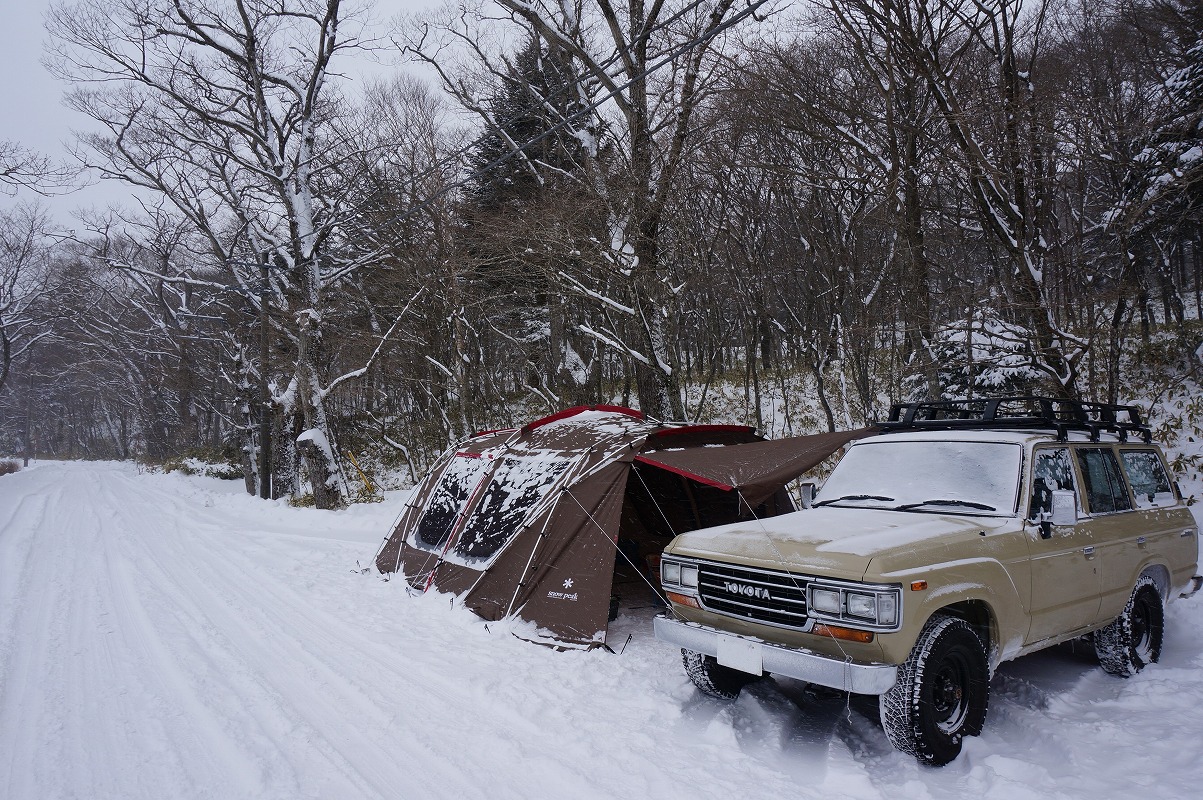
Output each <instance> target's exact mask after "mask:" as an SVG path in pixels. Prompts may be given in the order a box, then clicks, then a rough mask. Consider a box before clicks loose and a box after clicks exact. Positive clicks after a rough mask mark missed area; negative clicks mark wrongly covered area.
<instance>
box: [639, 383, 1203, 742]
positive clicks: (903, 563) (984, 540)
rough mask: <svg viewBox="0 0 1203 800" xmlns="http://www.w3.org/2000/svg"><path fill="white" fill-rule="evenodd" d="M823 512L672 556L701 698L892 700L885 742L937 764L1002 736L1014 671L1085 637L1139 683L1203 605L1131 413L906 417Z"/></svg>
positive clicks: (903, 413) (983, 410)
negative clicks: (815, 689)
mask: <svg viewBox="0 0 1203 800" xmlns="http://www.w3.org/2000/svg"><path fill="white" fill-rule="evenodd" d="M879 425H880V427H881V428H882V429H883V433H882V434H881V435H877V436H872V437H869V438H866V439H862V440H860V441H858V442H856V443H854V444H853V445H851V446H850V448H849V450H848V452H847V453H846V454H845V455H844V457H843V459H842V460H841V461H840V463H839V464H838V465H837V466H836V468H835V470H834V471H833V472H832V473H831V475H830V477H828V479H827V480H826V482H825V483H824V485H823V488H822V491H821V492H820V493H819V494H818V496H817V497H816V498H815V499H814V501H813V502H812V503H810V507H809V508H806V509H804V510H802V511H798V512H795V513H793V514H787V515H784V516H780V517H773V518H770V519H765V520H762V521H753V522H750V523H736V524H732V525H725V526H722V527H717V528H709V529H706V530H700V531H694V532H691V533H685V534H682V535H680V536H678V537H676V538H675V539H674V540H673V541H672V542H671V544H670V545H669V546H668V548H667V549H666V550H665V552H664V557H663V560H662V562H661V581H662V584H663V586H664V588H665V590H666V593H667V596H668V598H669V600H670V601H671V613H670V614H664V615H661V616H659V617H657V618H656V620H655V631H656V636H657V637H658V638H659V639H661V640H663V641H665V642H668V643H671V644H673V645H676V646H678V647H681V648H682V654H683V659H684V665H685V670H686V672H687V674H688V675H689V677H690V679H691V680H692V681H693V683H694V684H695V685H696V686H697V687H698V689H700V690H701V691H702V692H705V693H707V694H710V695H714V696H717V697H723V698H734V697H735V696H737V695H738V693H739V692H740V690H741V688H742V687H743V686H744V685H746V684H747V683H748V682H750V681H752V680H755V679H756V677H758V676H760V675H762V674H765V673H776V674H779V675H784V676H789V677H792V678H796V679H798V680H802V681H806V682H809V683H813V684H818V685H822V686H827V687H832V688H835V689H839V690H844V691H848V692H853V693H862V694H868V695H879V705H880V709H881V720H882V725H883V727H884V729H885V732H886V735H887V737H888V739H889V740H890V742H891V743H892V744H893V745H894V746H895V747H897V748H898V749H900V750H902V751H904V752H907V753H910V754H912V755H914V756H915V757H916V758H918V759H919V760H920V761H923V762H926V763H929V764H945V763H947V762H949V761H951V760H952V759H954V758H956V756H957V755H958V754H959V753H960V750H961V740H962V737H964V736H972V735H976V734H978V733H979V732H980V731H981V729H982V726H983V723H984V721H985V718H986V708H987V695H988V691H989V682H990V677H991V675H992V674H993V671H994V669H995V667H997V665H998V664H999V663H1001V662H1003V661H1007V660H1010V659H1013V658H1016V657H1018V656H1022V655H1024V654H1026V653H1031V652H1033V651H1035V650H1039V649H1041V648H1045V647H1049V646H1052V645H1055V644H1058V643H1060V642H1065V641H1067V640H1070V639H1074V638H1078V637H1089V638H1090V639H1091V640H1092V641H1093V646H1094V649H1095V650H1096V651H1097V653H1098V657H1099V661H1100V663H1101V665H1102V668H1103V669H1104V670H1106V671H1107V672H1110V673H1112V674H1115V675H1120V676H1125V677H1126V676H1129V675H1132V674H1134V673H1135V672H1137V671H1139V670H1140V669H1141V668H1142V667H1144V666H1145V665H1147V664H1149V663H1152V662H1155V661H1157V659H1158V655H1159V653H1160V651H1161V643H1162V635H1163V630H1164V624H1163V619H1164V606H1165V604H1166V603H1167V602H1169V601H1171V600H1173V599H1175V598H1177V597H1179V596H1188V595H1189V594H1193V593H1194V592H1195V591H1197V590H1198V588H1199V586H1200V583H1201V582H1203V578H1201V577H1200V576H1198V575H1197V574H1196V572H1197V561H1198V543H1197V533H1198V531H1197V529H1196V525H1195V521H1194V519H1193V517H1192V515H1191V513H1190V511H1189V510H1188V509H1187V508H1186V504H1185V503H1184V502H1183V498H1182V496H1181V493H1180V491H1179V489H1178V486H1177V484H1176V483H1175V482H1174V481H1173V480H1172V479H1171V477H1170V474H1169V471H1168V469H1167V467H1166V462H1165V459H1164V457H1163V455H1162V453H1161V451H1160V449H1159V448H1158V447H1157V446H1156V445H1155V444H1153V443H1152V440H1151V436H1150V432H1149V429H1148V427H1146V426H1145V425H1143V424H1142V423H1141V420H1140V414H1139V412H1138V410H1137V409H1136V408H1134V407H1131V406H1115V405H1104V404H1097V403H1084V402H1075V401H1063V400H1054V399H1049V398H1029V397H1023V398H1017V397H1009V398H991V399H980V400H966V401H947V402H944V401H942V402H929V403H914V404H906V405H899V406H895V407H894V408H893V409H892V410H891V413H890V419H889V420H888V421H887V422H884V423H879Z"/></svg>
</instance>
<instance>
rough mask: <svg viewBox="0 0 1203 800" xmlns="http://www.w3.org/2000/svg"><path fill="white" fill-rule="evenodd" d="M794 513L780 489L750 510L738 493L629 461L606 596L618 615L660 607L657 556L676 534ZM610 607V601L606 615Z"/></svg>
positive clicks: (792, 506)
mask: <svg viewBox="0 0 1203 800" xmlns="http://www.w3.org/2000/svg"><path fill="white" fill-rule="evenodd" d="M794 510H795V509H794V504H793V502H792V501H791V500H790V498H789V493H788V492H786V491H785V490H784V489H782V490H781V491H780V492H778V493H776V494H774V495H773V496H772V497H770V498H769V499H768V500H766V501H764V502H763V503H761V504H760V505H759V506H758V507H757V508H756V509H755V510H752V509H749V508H748V506H747V504H746V503H745V502H744V501H743V500H742V498H741V496H740V493H739V491H738V490H735V489H724V488H719V487H718V486H714V485H711V484H709V483H705V482H702V481H700V480H696V479H694V478H692V477H689V476H686V475H684V474H681V473H680V472H676V471H673V470H671V469H667V468H665V467H663V466H661V465H659V464H656V463H651V462H643V461H639V460H636V461H634V462H633V463H632V465H631V474H630V475H629V476H628V478H627V482H626V490H625V495H624V497H623V505H622V516H621V519H620V522H619V528H618V536H617V540H616V541H615V547H616V552H615V554H614V578H613V585H612V587H611V596H612V598H618V600H617V605H618V610H619V612H620V613H621V611H622V610H624V609H625V610H628V611H644V610H646V609H656V610H658V609H660V608H662V607H663V605H664V603H663V599H662V595H663V592H662V590H661V588H660V554H661V553H662V552H663V551H664V548H665V547H666V546H668V543H669V542H670V541H672V539H673V537H674V536H676V535H677V534H679V533H685V532H686V531H693V530H698V529H700V528H710V527H713V526H715V525H726V524H728V523H732V522H743V521H748V520H752V519H757V518H764V517H771V516H776V515H777V514H784V513H787V512H790V511H794ZM614 603H615V601H614V600H613V599H612V600H611V617H613V612H614V610H615V608H614Z"/></svg>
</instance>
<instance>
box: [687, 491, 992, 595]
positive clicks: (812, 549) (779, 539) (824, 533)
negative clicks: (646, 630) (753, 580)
mask: <svg viewBox="0 0 1203 800" xmlns="http://www.w3.org/2000/svg"><path fill="white" fill-rule="evenodd" d="M1007 519H1009V518H1005V517H1004V518H1000V517H978V516H962V515H953V514H929V513H919V512H907V511H885V510H882V509H875V508H834V507H828V508H815V509H808V510H804V511H796V512H794V513H792V514H783V515H781V516H779V517H771V518H768V519H763V520H759V521H757V520H752V521H749V522H737V523H733V524H730V525H720V526H718V527H715V528H704V529H702V530H698V531H691V532H689V533H683V534H681V535H680V536H678V537H677V538H675V539H673V541H672V542H671V543H670V544H669V546H668V547H667V548H666V549H665V551H664V552H665V553H670V554H673V555H679V556H687V557H693V558H701V559H706V560H711V561H722V562H734V563H739V564H745V565H747V566H758V567H762V568H765V569H784V570H788V571H790V572H800V573H809V574H821V575H823V576H824V577H833V578H845V579H849V580H862V579H863V578H864V577H865V573H866V571H867V570H868V567H869V562H870V561H872V560H875V559H877V560H878V562H879V563H882V562H884V563H888V564H889V565H890V566H891V568H893V569H900V568H905V567H906V566H907V565H908V562H911V563H913V564H914V565H916V566H921V565H924V564H932V563H936V562H938V561H942V560H944V558H942V557H941V554H944V555H945V556H947V557H953V556H954V552H953V551H955V550H958V549H960V548H958V545H962V544H963V543H965V542H967V541H970V540H972V541H975V542H976V541H977V540H978V537H979V535H980V534H981V533H982V532H984V531H988V530H990V529H993V528H997V527H998V526H999V525H1000V524H1001V523H1003V522H1005V521H1006V520H1007Z"/></svg>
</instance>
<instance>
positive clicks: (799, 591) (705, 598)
mask: <svg viewBox="0 0 1203 800" xmlns="http://www.w3.org/2000/svg"><path fill="white" fill-rule="evenodd" d="M806 581H807V579H806V578H804V577H801V576H799V575H791V574H789V573H788V572H773V571H770V570H763V569H755V568H753V567H739V566H734V565H731V564H715V563H711V562H705V561H703V562H701V563H699V564H698V594H700V595H701V600H702V607H703V608H705V609H706V610H708V611H717V612H719V613H721V614H730V615H731V616H733V617H740V618H742V619H747V620H751V621H752V622H761V623H765V624H768V625H779V626H782V627H785V628H801V627H803V626H805V625H806Z"/></svg>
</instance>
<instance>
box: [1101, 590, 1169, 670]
mask: <svg viewBox="0 0 1203 800" xmlns="http://www.w3.org/2000/svg"><path fill="white" fill-rule="evenodd" d="M1164 635H1165V606H1164V604H1163V603H1162V600H1161V592H1160V591H1158V589H1157V583H1156V582H1155V581H1154V580H1153V579H1152V578H1151V577H1149V576H1148V575H1141V576H1140V579H1139V580H1138V581H1136V587H1135V588H1134V589H1133V590H1132V596H1131V597H1129V598H1128V604H1127V605H1125V606H1124V610H1123V612H1122V613H1120V615H1119V616H1118V617H1116V618H1115V619H1114V620H1112V622H1111V623H1110V624H1109V625H1107V627H1105V628H1100V629H1099V630H1097V631H1095V632H1094V652H1095V653H1097V654H1098V657H1099V665H1100V666H1102V668H1103V671H1104V672H1109V673H1111V674H1112V675H1118V676H1119V677H1121V678H1130V677H1132V676H1133V675H1135V674H1136V673H1138V672H1140V671H1141V670H1142V669H1144V668H1145V666H1147V665H1148V664H1154V663H1156V662H1157V660H1158V659H1159V658H1161V642H1162V638H1163V637H1164Z"/></svg>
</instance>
